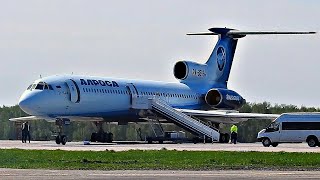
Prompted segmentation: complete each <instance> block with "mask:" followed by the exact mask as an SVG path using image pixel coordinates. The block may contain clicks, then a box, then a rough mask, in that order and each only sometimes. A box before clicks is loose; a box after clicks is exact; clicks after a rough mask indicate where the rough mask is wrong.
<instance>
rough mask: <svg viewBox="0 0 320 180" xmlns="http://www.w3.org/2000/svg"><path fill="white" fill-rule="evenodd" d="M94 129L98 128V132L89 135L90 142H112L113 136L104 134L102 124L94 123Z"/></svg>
mask: <svg viewBox="0 0 320 180" xmlns="http://www.w3.org/2000/svg"><path fill="white" fill-rule="evenodd" d="M94 124H95V125H96V127H97V128H98V132H94V133H92V134H91V138H90V141H91V142H103V143H105V142H106V143H112V141H113V134H112V133H110V132H109V133H106V132H104V130H103V126H102V125H103V122H95V123H94Z"/></svg>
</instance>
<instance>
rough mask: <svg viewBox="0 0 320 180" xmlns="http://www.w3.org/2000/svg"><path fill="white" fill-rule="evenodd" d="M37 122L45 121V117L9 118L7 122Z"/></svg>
mask: <svg viewBox="0 0 320 180" xmlns="http://www.w3.org/2000/svg"><path fill="white" fill-rule="evenodd" d="M37 120H46V118H45V117H40V116H26V117H18V118H10V119H9V121H14V122H21V121H37Z"/></svg>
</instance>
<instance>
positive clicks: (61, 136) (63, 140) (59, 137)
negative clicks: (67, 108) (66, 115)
mask: <svg viewBox="0 0 320 180" xmlns="http://www.w3.org/2000/svg"><path fill="white" fill-rule="evenodd" d="M69 124H70V120H66V119H57V120H56V125H57V126H58V128H59V132H58V135H57V137H56V143H57V144H62V145H66V143H67V141H68V139H67V136H66V135H64V134H63V127H64V125H69Z"/></svg>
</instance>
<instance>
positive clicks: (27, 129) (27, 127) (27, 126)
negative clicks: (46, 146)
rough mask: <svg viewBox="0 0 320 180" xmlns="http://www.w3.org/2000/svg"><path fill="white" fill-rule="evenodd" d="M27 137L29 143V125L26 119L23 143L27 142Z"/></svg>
mask: <svg viewBox="0 0 320 180" xmlns="http://www.w3.org/2000/svg"><path fill="white" fill-rule="evenodd" d="M27 138H28V140H29V143H30V125H29V123H28V121H27V122H26V136H25V140H24V142H25V143H26V142H27Z"/></svg>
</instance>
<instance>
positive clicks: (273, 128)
mask: <svg viewBox="0 0 320 180" xmlns="http://www.w3.org/2000/svg"><path fill="white" fill-rule="evenodd" d="M274 131H279V123H276V122H273V123H271V124H270V125H269V126H268V127H267V129H266V132H274Z"/></svg>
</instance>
